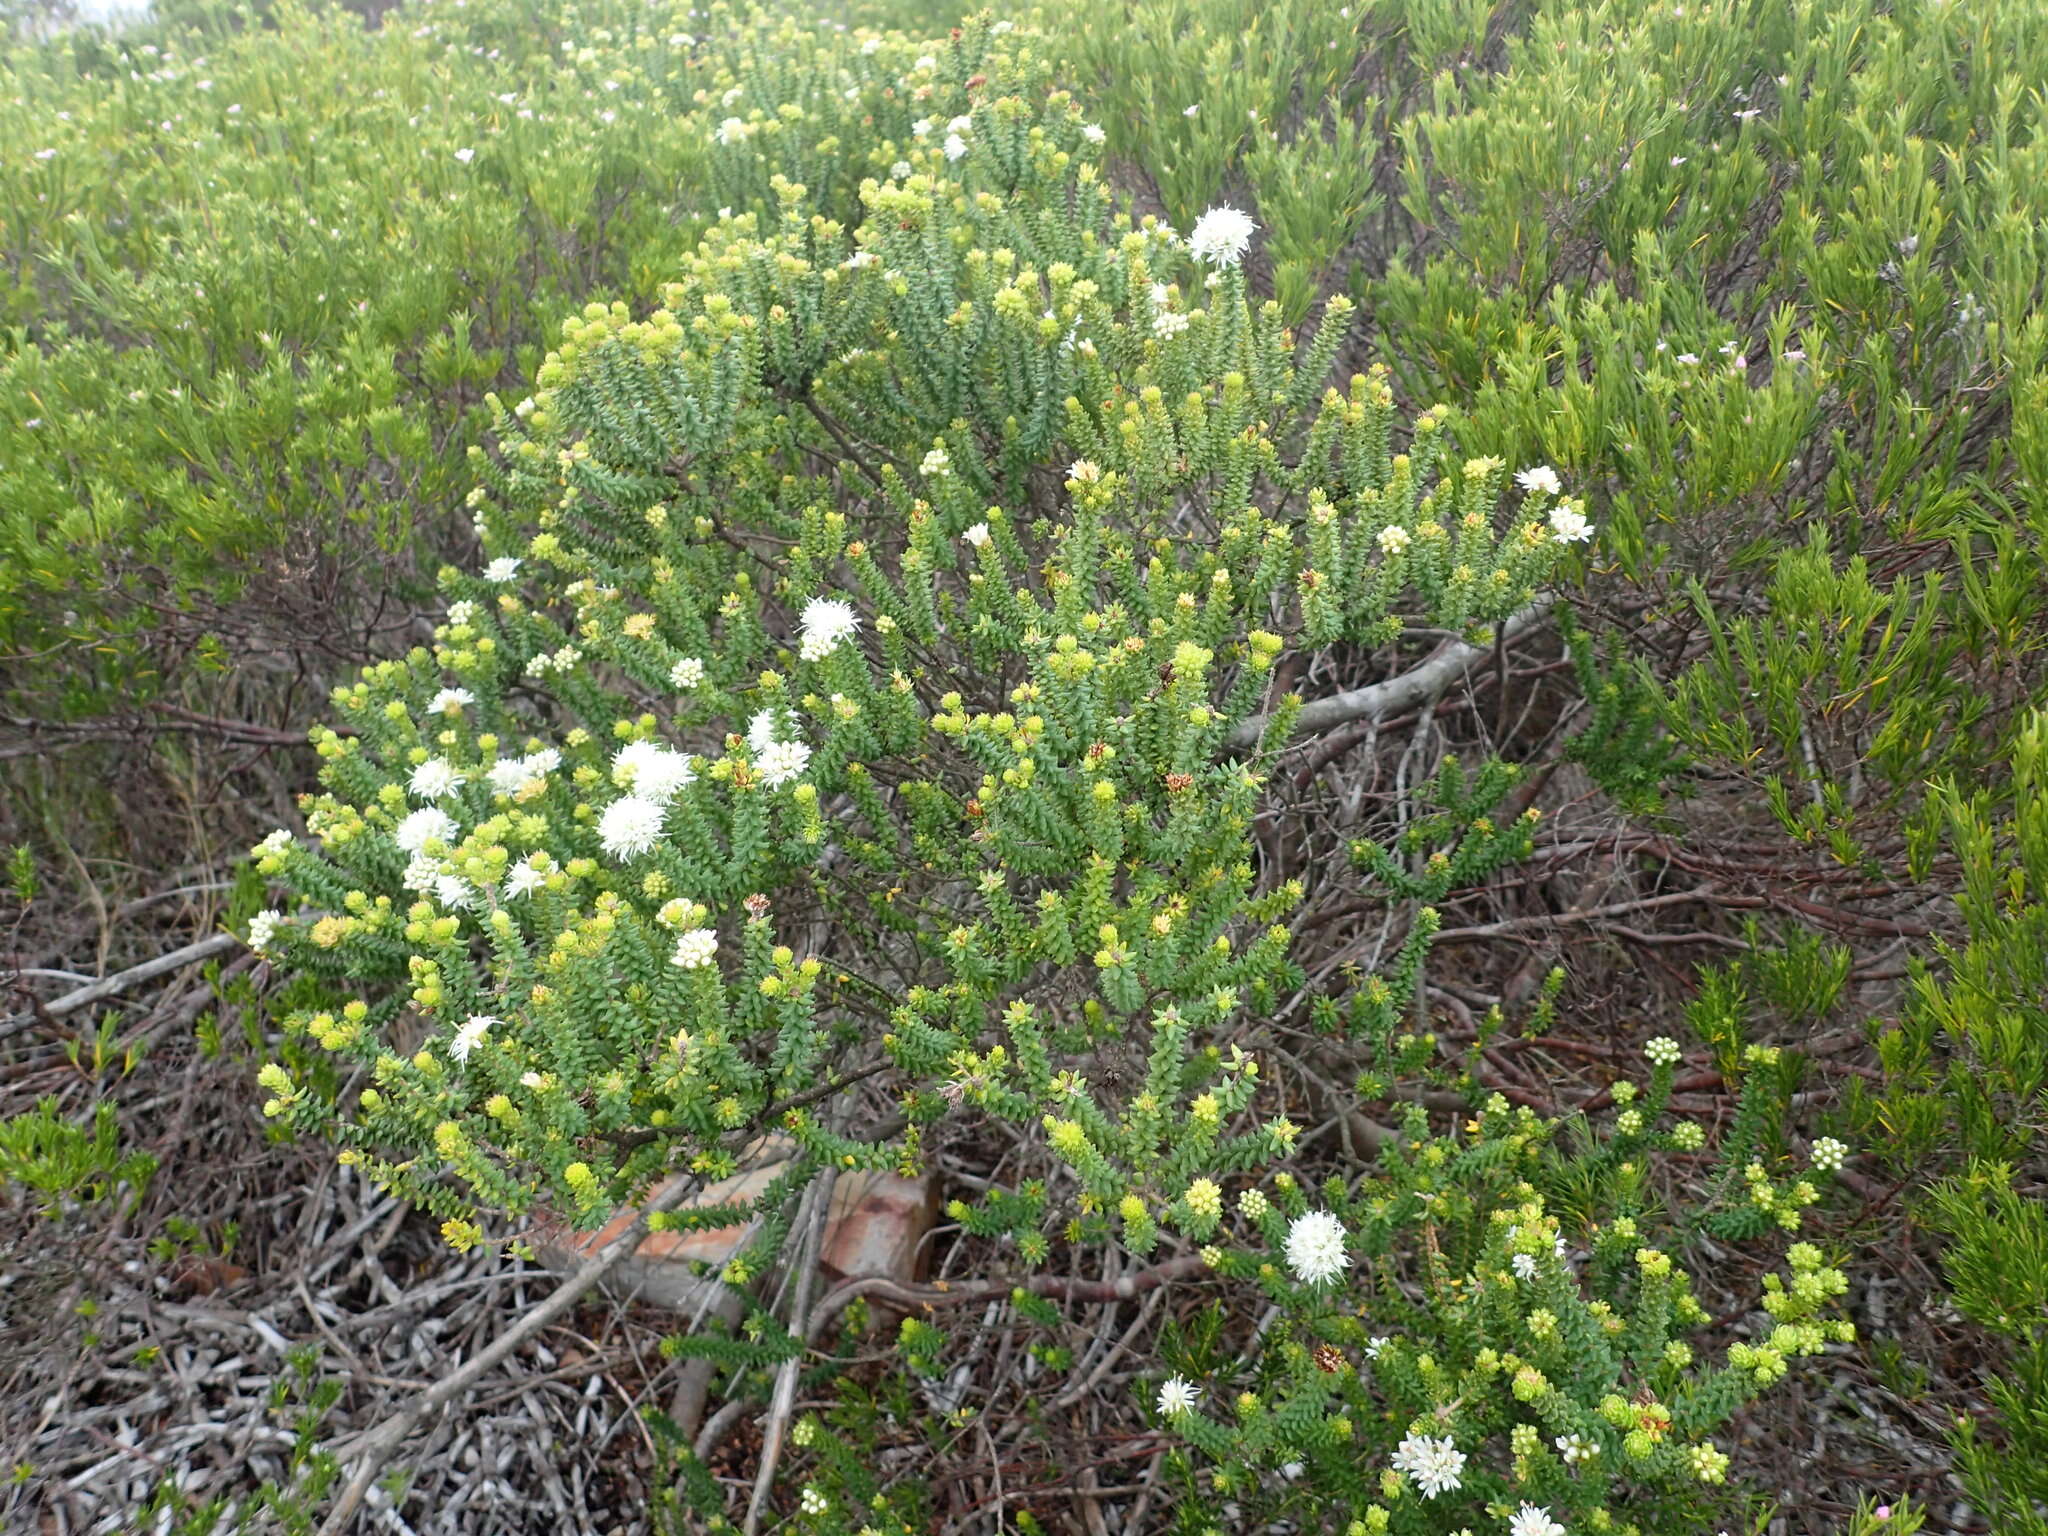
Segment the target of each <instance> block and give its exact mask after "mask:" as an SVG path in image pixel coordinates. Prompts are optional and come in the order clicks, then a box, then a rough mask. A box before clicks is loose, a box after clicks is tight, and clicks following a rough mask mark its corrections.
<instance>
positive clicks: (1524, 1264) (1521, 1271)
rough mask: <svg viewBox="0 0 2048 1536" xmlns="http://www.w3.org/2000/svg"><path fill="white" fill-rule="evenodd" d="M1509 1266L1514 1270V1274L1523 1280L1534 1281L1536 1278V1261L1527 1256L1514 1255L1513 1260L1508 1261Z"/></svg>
mask: <svg viewBox="0 0 2048 1536" xmlns="http://www.w3.org/2000/svg"><path fill="white" fill-rule="evenodd" d="M1509 1264H1510V1266H1511V1267H1512V1268H1513V1269H1514V1272H1515V1273H1516V1274H1518V1275H1520V1276H1521V1277H1522V1278H1523V1279H1524V1280H1534V1279H1535V1278H1536V1260H1535V1259H1534V1258H1532V1257H1530V1256H1529V1255H1528V1254H1526V1253H1518V1254H1516V1255H1515V1256H1514V1258H1513V1259H1511V1260H1509Z"/></svg>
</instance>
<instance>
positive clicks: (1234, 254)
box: [1188, 207, 1259, 267]
mask: <svg viewBox="0 0 2048 1536" xmlns="http://www.w3.org/2000/svg"><path fill="white" fill-rule="evenodd" d="M1258 228H1259V226H1258V225H1256V224H1254V223H1253V222H1252V219H1251V215H1250V214H1247V213H1244V212H1241V211H1240V210H1238V209H1236V208H1231V207H1221V208H1211V209H1210V210H1209V211H1208V212H1207V213H1205V214H1203V215H1202V216H1201V217H1200V218H1199V219H1197V220H1195V227H1194V228H1193V229H1192V230H1191V231H1189V233H1188V254H1189V255H1190V256H1192V257H1194V258H1195V260H1197V261H1199V262H1200V263H1202V265H1203V266H1205V267H1234V266H1236V265H1237V264H1238V263H1239V262H1240V261H1242V260H1244V253H1245V251H1246V250H1247V249H1249V248H1250V246H1251V243H1252V236H1253V235H1254V234H1256V233H1257V232H1258Z"/></svg>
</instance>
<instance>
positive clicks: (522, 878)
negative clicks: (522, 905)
mask: <svg viewBox="0 0 2048 1536" xmlns="http://www.w3.org/2000/svg"><path fill="white" fill-rule="evenodd" d="M547 878H548V877H547V876H546V875H544V874H542V873H541V872H540V871H539V870H537V869H535V868H534V867H533V866H532V865H531V864H514V865H513V866H512V868H511V869H510V870H509V871H508V872H507V873H506V875H505V899H506V900H507V901H517V900H519V898H520V897H522V896H530V895H532V894H533V893H534V892H535V891H537V890H539V889H540V888H541V886H542V885H544V884H546V883H547Z"/></svg>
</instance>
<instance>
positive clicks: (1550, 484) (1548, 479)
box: [1515, 464, 1564, 496]
mask: <svg viewBox="0 0 2048 1536" xmlns="http://www.w3.org/2000/svg"><path fill="white" fill-rule="evenodd" d="M1515 484H1517V485H1519V486H1520V487H1521V488H1522V489H1523V490H1525V491H1541V492H1542V493H1543V494H1544V495H1546V496H1556V495H1558V494H1559V493H1561V492H1562V491H1563V490H1564V482H1563V481H1562V480H1560V479H1558V478H1557V471H1556V470H1554V469H1552V468H1551V467H1550V466H1549V465H1548V464H1538V465H1537V466H1536V467H1535V468H1534V469H1524V470H1520V471H1517V473H1516V475H1515Z"/></svg>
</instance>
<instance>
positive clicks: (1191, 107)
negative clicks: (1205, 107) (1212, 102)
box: [1180, 101, 1202, 117]
mask: <svg viewBox="0 0 2048 1536" xmlns="http://www.w3.org/2000/svg"><path fill="white" fill-rule="evenodd" d="M1201 110H1202V104H1201V103H1200V102H1199V101H1196V102H1190V103H1189V104H1188V105H1187V106H1185V107H1182V108H1181V109H1180V115H1181V116H1182V117H1193V116H1194V115H1195V114H1196V113H1197V112H1199V111H1201Z"/></svg>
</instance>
